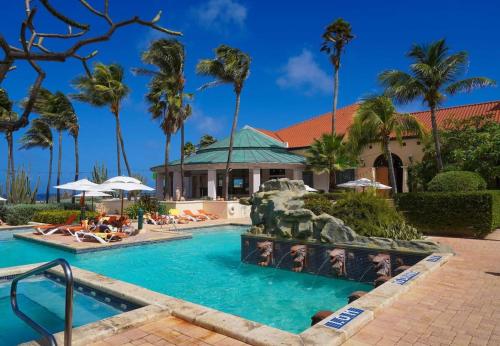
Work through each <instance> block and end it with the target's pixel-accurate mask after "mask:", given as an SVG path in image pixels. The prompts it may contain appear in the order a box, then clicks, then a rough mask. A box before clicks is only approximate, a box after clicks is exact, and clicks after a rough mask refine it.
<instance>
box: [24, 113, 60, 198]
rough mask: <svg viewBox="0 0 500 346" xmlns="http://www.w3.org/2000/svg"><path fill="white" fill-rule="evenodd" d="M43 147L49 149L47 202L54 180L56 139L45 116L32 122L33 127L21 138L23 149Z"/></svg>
mask: <svg viewBox="0 0 500 346" xmlns="http://www.w3.org/2000/svg"><path fill="white" fill-rule="evenodd" d="M31 148H41V149H49V176H48V177H47V187H46V189H45V203H49V195H50V185H51V181H52V160H53V156H54V139H53V137H52V131H51V129H50V125H49V124H48V123H47V121H46V120H45V119H43V118H38V119H35V120H33V121H32V122H31V127H30V128H29V129H28V131H26V133H25V134H24V136H23V137H22V138H21V149H31Z"/></svg>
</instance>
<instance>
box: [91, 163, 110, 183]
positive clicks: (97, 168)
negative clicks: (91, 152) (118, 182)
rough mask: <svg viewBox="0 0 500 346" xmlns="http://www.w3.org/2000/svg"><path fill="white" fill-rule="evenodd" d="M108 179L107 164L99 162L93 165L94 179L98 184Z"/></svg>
mask: <svg viewBox="0 0 500 346" xmlns="http://www.w3.org/2000/svg"><path fill="white" fill-rule="evenodd" d="M106 180H108V169H107V168H106V164H104V163H102V164H100V165H99V164H98V163H95V164H94V167H92V181H93V182H94V183H96V184H102V183H104V182H105V181H106Z"/></svg>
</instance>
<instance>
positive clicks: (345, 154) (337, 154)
mask: <svg viewBox="0 0 500 346" xmlns="http://www.w3.org/2000/svg"><path fill="white" fill-rule="evenodd" d="M306 162H307V165H308V166H309V167H311V168H312V170H313V171H314V172H316V173H318V174H321V173H328V175H329V184H328V190H329V191H330V192H331V191H333V190H334V189H335V186H336V177H335V172H336V171H343V170H345V169H347V168H349V167H352V165H353V159H352V155H351V154H350V153H349V151H348V147H347V146H346V144H345V143H344V136H343V135H336V134H335V135H332V134H329V133H324V134H323V135H321V137H320V138H319V139H317V138H316V139H314V142H313V143H312V144H311V146H310V147H309V149H308V150H307V156H306Z"/></svg>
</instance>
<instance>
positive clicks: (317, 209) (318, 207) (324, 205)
mask: <svg viewBox="0 0 500 346" xmlns="http://www.w3.org/2000/svg"><path fill="white" fill-rule="evenodd" d="M304 208H306V209H309V210H311V211H312V212H313V213H314V214H316V215H320V214H323V213H326V214H330V215H332V210H333V203H332V202H331V201H330V200H329V199H327V198H325V197H323V195H320V194H308V195H305V196H304Z"/></svg>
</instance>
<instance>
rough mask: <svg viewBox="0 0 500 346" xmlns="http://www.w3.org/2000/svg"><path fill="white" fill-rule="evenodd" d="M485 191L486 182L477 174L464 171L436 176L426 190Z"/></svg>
mask: <svg viewBox="0 0 500 346" xmlns="http://www.w3.org/2000/svg"><path fill="white" fill-rule="evenodd" d="M484 189H486V181H485V180H484V179H483V177H481V176H480V175H479V174H477V173H474V172H466V171H449V172H443V173H439V174H438V175H436V176H435V177H434V178H432V180H431V181H430V182H429V185H428V190H429V191H432V192H444V191H448V192H451V191H455V192H463V191H478V190H484Z"/></svg>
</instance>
